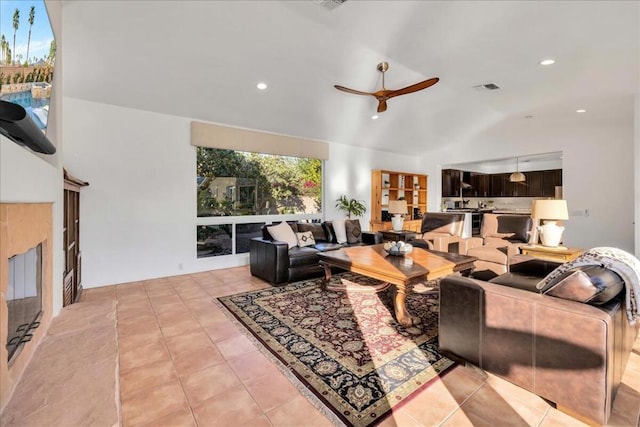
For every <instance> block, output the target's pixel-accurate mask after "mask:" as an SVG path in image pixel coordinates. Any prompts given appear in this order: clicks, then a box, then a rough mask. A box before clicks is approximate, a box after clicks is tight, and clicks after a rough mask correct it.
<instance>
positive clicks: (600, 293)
mask: <svg viewBox="0 0 640 427" xmlns="http://www.w3.org/2000/svg"><path fill="white" fill-rule="evenodd" d="M623 289H624V281H623V280H622V278H621V277H620V276H618V275H617V274H616V273H614V272H613V271H611V270H609V269H608V268H605V267H602V266H599V265H584V266H579V267H575V268H572V269H570V270H568V271H566V272H565V273H564V274H562V275H560V276H559V277H558V278H557V279H556V280H554V281H552V282H551V283H550V284H549V285H548V287H547V288H546V289H544V290H543V293H544V294H547V295H551V296H554V297H557V298H562V299H568V300H572V301H579V302H586V303H589V304H595V305H600V304H604V303H606V302H609V301H610V300H611V299H613V298H614V297H615V296H616V295H618V294H619V293H620V292H621V291H622V290H623Z"/></svg>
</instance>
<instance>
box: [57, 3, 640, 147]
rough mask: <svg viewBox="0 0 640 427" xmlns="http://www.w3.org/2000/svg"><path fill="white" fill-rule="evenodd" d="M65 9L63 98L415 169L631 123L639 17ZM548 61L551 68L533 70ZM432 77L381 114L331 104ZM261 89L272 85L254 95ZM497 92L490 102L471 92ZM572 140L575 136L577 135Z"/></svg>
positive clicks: (369, 102) (471, 10) (310, 8)
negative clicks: (593, 125)
mask: <svg viewBox="0 0 640 427" xmlns="http://www.w3.org/2000/svg"><path fill="white" fill-rule="evenodd" d="M317 3H318V2H316V1H312V0H299V1H169V0H165V1H65V2H63V15H62V22H63V32H62V58H63V64H64V68H63V88H64V93H65V95H66V96H71V97H76V98H80V99H85V100H89V101H95V102H100V103H107V104H113V105H118V106H123V107H130V108H136V109H142V110H148V111H153V112H158V113H164V114H169V115H175V116H182V117H188V118H193V119H199V120H204V121H210V122H214V123H222V124H227V125H233V126H240V127H246V128H251V129H258V130H264V131H268V132H276V133H282V134H287V135H294V136H300V137H304V138H311V139H318V140H325V141H334V142H339V143H344V144H354V145H359V146H364V147H369V148H376V149H382V150H388V151H394V152H398V153H407V154H415V153H421V152H424V151H427V150H429V149H431V148H433V147H436V146H438V144H443V143H455V142H457V141H462V140H468V139H470V138H471V139H472V138H473V136H474V135H475V134H476V133H478V132H481V131H483V130H485V129H486V128H488V127H491V126H493V125H495V124H496V123H499V122H501V121H503V120H506V119H513V118H522V120H527V119H525V118H524V117H525V116H532V118H531V119H532V120H536V119H540V118H546V119H552V120H576V110H577V109H586V110H587V113H585V114H588V115H589V116H588V117H589V119H590V120H594V119H608V118H615V117H621V116H631V115H632V114H633V99H634V95H635V94H638V93H639V86H640V81H639V80H640V77H639V76H640V54H639V51H640V41H639V40H640V26H639V22H640V3H639V2H636V1H620V2H616V1H544V2H540V1H531V2H527V1H493V2H485V1H379V0H376V1H360V0H359V1H356V0H349V1H346V2H345V3H343V4H342V5H340V6H338V7H337V8H335V9H333V10H328V9H326V8H324V7H321V6H320V5H318V4H317ZM546 58H553V59H555V60H556V63H555V64H554V65H551V66H546V67H545V66H541V65H540V64H539V62H540V61H541V60H543V59H546ZM381 61H387V62H389V65H390V68H389V71H388V72H387V74H386V87H387V88H391V89H398V88H402V87H405V86H408V85H410V84H413V83H415V82H418V81H421V80H425V79H427V78H430V77H439V78H440V82H439V83H438V84H436V85H435V86H432V87H431V88H429V89H426V90H423V91H420V92H416V93H413V94H409V95H404V96H400V97H396V98H393V99H391V100H389V101H388V105H389V108H388V110H387V111H386V112H385V113H382V114H380V117H379V118H378V119H377V120H372V118H371V117H372V115H373V114H375V111H376V106H377V102H376V100H375V99H374V98H373V97H368V96H367V97H365V96H358V95H352V94H347V93H344V92H340V91H338V90H336V89H335V88H334V87H333V85H335V84H339V85H343V86H347V87H350V88H354V89H358V90H362V91H374V90H377V89H379V88H380V86H381V79H380V73H379V72H378V71H377V70H376V65H377V64H378V63H379V62H381ZM258 82H265V83H267V84H268V88H267V89H266V90H263V91H260V90H258V89H256V84H257V83H258ZM486 83H494V84H496V85H498V86H499V87H500V89H498V90H494V91H486V90H484V91H482V90H478V89H474V86H477V85H482V84H486ZM577 125H579V122H577Z"/></svg>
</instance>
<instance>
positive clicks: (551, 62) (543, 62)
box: [540, 58, 556, 65]
mask: <svg viewBox="0 0 640 427" xmlns="http://www.w3.org/2000/svg"><path fill="white" fill-rule="evenodd" d="M555 63H556V60H555V59H551V58H549V59H543V60H542V61H540V65H553V64H555Z"/></svg>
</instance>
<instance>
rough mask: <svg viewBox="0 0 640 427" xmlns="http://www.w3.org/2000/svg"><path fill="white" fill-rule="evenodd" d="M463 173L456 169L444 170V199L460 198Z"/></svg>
mask: <svg viewBox="0 0 640 427" xmlns="http://www.w3.org/2000/svg"><path fill="white" fill-rule="evenodd" d="M461 179H462V171H459V170H456V169H443V170H442V197H460V181H461Z"/></svg>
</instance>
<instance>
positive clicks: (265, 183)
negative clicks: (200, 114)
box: [196, 147, 322, 258]
mask: <svg viewBox="0 0 640 427" xmlns="http://www.w3.org/2000/svg"><path fill="white" fill-rule="evenodd" d="M196 150H197V205H198V206H197V212H198V225H197V233H196V234H197V239H198V243H197V246H198V258H202V257H210V256H218V255H228V254H233V253H243V252H248V239H249V238H251V237H255V236H259V235H260V227H261V226H262V225H263V224H264V223H265V222H266V220H267V218H260V217H266V216H271V215H279V216H287V217H289V216H303V217H307V218H309V217H312V218H313V217H317V218H320V216H321V214H322V161H321V160H319V159H310V158H301V157H287V156H279V155H271V154H257V153H248V152H242V151H234V150H226V149H217V148H207V147H197V148H196ZM283 218H284V219H289V218H285V217H283Z"/></svg>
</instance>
